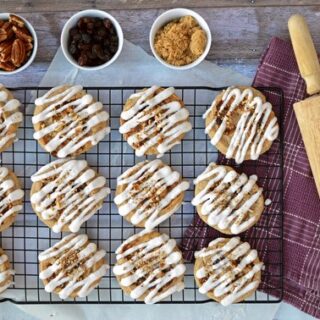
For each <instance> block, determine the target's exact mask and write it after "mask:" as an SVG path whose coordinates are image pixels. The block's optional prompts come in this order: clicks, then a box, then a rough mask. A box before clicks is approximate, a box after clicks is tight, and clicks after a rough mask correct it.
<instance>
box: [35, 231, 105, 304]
mask: <svg viewBox="0 0 320 320" xmlns="http://www.w3.org/2000/svg"><path fill="white" fill-rule="evenodd" d="M105 255H106V252H105V251H104V250H98V248H97V245H96V244H95V243H92V242H89V240H88V236H87V235H86V234H79V235H77V234H70V235H68V236H66V237H64V238H63V239H62V240H60V241H59V242H58V243H56V244H55V245H54V246H53V247H51V248H49V249H47V250H45V251H43V252H41V253H40V254H39V263H40V274H39V277H40V279H41V280H42V281H43V284H44V286H45V287H44V289H45V291H47V292H54V293H56V294H58V295H59V297H60V298H61V299H67V298H78V297H79V298H84V297H86V296H88V295H89V293H90V292H91V291H92V290H93V289H94V288H96V287H97V286H98V285H99V283H100V281H101V279H102V277H103V276H105V275H106V273H107V270H108V269H109V266H108V265H107V263H106V260H105V258H104V257H105Z"/></svg>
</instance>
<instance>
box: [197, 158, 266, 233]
mask: <svg viewBox="0 0 320 320" xmlns="http://www.w3.org/2000/svg"><path fill="white" fill-rule="evenodd" d="M257 179H258V177H257V176H256V175H251V176H250V177H248V176H247V175H246V174H244V173H241V174H239V173H237V172H236V171H235V170H233V169H232V168H231V167H228V166H222V165H216V164H215V163H213V162H212V163H210V164H209V166H208V167H207V168H206V170H205V171H204V172H203V173H201V174H200V176H198V177H197V178H196V179H195V180H194V184H195V185H196V188H195V197H194V198H193V200H192V204H193V205H194V206H196V207H197V211H198V214H199V216H200V218H201V219H202V220H203V221H204V222H206V223H207V224H208V225H209V226H211V227H213V228H215V229H217V230H219V231H220V232H222V233H225V234H238V233H241V232H244V231H245V230H247V229H249V228H250V227H252V226H253V225H254V224H255V223H256V222H257V221H258V220H259V218H260V216H261V214H262V212H263V209H264V197H263V194H262V191H263V190H262V188H259V187H258V185H257V184H256V182H257Z"/></svg>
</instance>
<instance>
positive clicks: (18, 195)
mask: <svg viewBox="0 0 320 320" xmlns="http://www.w3.org/2000/svg"><path fill="white" fill-rule="evenodd" d="M23 196H24V192H23V190H21V187H20V182H19V180H18V178H17V177H16V175H15V174H14V173H13V172H12V171H10V170H9V169H7V168H6V167H0V232H2V231H4V230H6V229H7V228H9V227H10V226H11V225H12V224H13V223H14V221H15V219H16V216H17V214H18V213H19V212H20V211H21V210H22V208H23Z"/></svg>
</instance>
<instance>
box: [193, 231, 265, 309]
mask: <svg viewBox="0 0 320 320" xmlns="http://www.w3.org/2000/svg"><path fill="white" fill-rule="evenodd" d="M195 258H196V261H195V265H194V276H195V280H196V283H197V285H198V287H199V291H200V293H202V294H206V295H207V296H208V297H209V298H211V299H213V300H215V301H217V302H220V303H221V304H222V305H224V306H227V305H229V304H231V303H236V302H240V301H243V300H245V299H247V298H249V297H250V296H251V295H252V294H253V293H254V292H255V291H256V290H257V288H258V286H259V283H260V281H261V269H262V267H263V263H262V262H260V260H259V258H258V253H257V250H254V249H251V248H250V245H249V243H247V242H241V240H240V238H239V237H233V238H230V239H227V238H217V239H215V240H213V241H212V242H210V243H209V246H208V247H207V248H203V249H202V250H200V251H198V252H196V253H195Z"/></svg>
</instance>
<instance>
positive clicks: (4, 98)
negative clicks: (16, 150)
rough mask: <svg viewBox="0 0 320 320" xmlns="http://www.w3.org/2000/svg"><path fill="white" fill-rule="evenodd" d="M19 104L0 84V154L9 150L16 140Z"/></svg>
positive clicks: (19, 116)
mask: <svg viewBox="0 0 320 320" xmlns="http://www.w3.org/2000/svg"><path fill="white" fill-rule="evenodd" d="M19 107H20V102H19V101H18V100H17V99H14V97H13V95H12V93H11V92H10V91H9V90H8V89H6V88H5V87H4V86H3V85H2V84H0V152H2V151H4V150H6V149H7V148H9V147H10V146H11V145H12V144H13V142H14V141H15V140H16V139H17V131H18V128H19V126H20V124H21V122H22V117H23V116H22V113H21V112H20V111H19Z"/></svg>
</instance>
